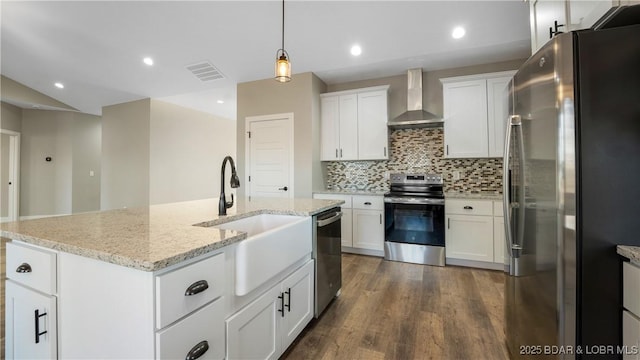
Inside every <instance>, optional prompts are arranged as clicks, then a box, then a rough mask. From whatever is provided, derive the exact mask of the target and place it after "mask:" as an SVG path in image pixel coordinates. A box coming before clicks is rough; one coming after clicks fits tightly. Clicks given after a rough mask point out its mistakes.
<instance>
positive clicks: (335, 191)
mask: <svg viewBox="0 0 640 360" xmlns="http://www.w3.org/2000/svg"><path fill="white" fill-rule="evenodd" d="M387 192H388V191H383V190H356V189H331V190H321V191H314V192H313V193H314V194H338V195H375V196H382V195H384V194H385V193H387Z"/></svg>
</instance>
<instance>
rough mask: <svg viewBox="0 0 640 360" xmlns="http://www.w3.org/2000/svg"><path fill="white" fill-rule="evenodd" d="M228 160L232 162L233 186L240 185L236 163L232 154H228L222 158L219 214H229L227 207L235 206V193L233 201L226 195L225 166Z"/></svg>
mask: <svg viewBox="0 0 640 360" xmlns="http://www.w3.org/2000/svg"><path fill="white" fill-rule="evenodd" d="M227 161H228V162H230V163H231V181H230V182H231V187H232V188H234V189H235V188H238V187H240V179H238V174H236V164H235V163H234V162H233V159H232V158H231V156H227V157H225V158H224V160H222V169H221V170H220V202H219V203H218V215H227V209H228V208H230V207H232V206H233V194H231V202H227V199H226V198H225V195H224V168H225V165H226V164H227Z"/></svg>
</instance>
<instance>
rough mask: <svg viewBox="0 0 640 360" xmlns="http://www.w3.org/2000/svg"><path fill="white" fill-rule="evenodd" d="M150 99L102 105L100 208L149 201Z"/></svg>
mask: <svg viewBox="0 0 640 360" xmlns="http://www.w3.org/2000/svg"><path fill="white" fill-rule="evenodd" d="M150 101H151V100H150V99H143V100H138V101H133V102H128V103H124V104H117V105H111V106H105V107H103V108H102V163H101V172H102V173H101V192H100V208H101V209H102V210H109V209H117V208H123V207H136V206H145V205H148V204H149V144H150V140H149V137H150V124H149V122H150V111H151V107H150Z"/></svg>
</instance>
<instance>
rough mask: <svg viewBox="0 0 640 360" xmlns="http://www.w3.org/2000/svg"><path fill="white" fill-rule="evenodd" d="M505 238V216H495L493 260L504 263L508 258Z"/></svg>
mask: <svg viewBox="0 0 640 360" xmlns="http://www.w3.org/2000/svg"><path fill="white" fill-rule="evenodd" d="M506 245H507V244H506V243H505V240H504V217H497V216H496V217H494V218H493V262H495V263H498V264H504V263H505V260H506V259H508V256H507V253H506Z"/></svg>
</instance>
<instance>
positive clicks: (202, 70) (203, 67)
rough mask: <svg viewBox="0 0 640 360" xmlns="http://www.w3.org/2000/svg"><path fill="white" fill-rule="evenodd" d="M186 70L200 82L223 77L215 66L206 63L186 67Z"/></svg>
mask: <svg viewBox="0 0 640 360" xmlns="http://www.w3.org/2000/svg"><path fill="white" fill-rule="evenodd" d="M187 70H189V71H191V73H192V74H193V75H195V77H197V78H198V79H200V81H213V80H219V79H224V75H222V73H221V72H220V70H218V69H216V67H215V66H213V65H211V63H210V62H208V61H202V62H199V63H197V64H193V65H189V66H187Z"/></svg>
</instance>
